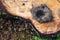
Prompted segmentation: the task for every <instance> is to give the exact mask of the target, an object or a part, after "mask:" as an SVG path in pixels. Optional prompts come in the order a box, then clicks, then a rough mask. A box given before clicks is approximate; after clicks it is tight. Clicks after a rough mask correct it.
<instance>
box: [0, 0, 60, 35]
mask: <svg viewBox="0 0 60 40" xmlns="http://www.w3.org/2000/svg"><path fill="white" fill-rule="evenodd" d="M0 2H1V3H2V4H3V6H4V7H5V9H6V10H7V11H8V12H9V13H10V14H12V15H15V16H19V17H22V18H25V19H29V20H31V22H32V23H33V25H34V26H35V28H36V29H37V30H38V31H39V32H40V33H43V34H53V33H56V32H58V31H60V2H59V1H58V0H33V1H32V0H18V1H17V0H0ZM42 4H44V5H46V6H47V7H48V8H47V9H46V8H45V7H41V5H42ZM34 8H37V9H35V11H36V10H42V11H43V13H46V14H45V15H46V16H44V17H45V18H44V17H43V18H42V19H45V20H44V21H43V22H42V23H41V21H40V18H41V17H42V16H41V15H43V14H42V11H39V12H40V13H39V14H38V15H39V19H36V18H34V17H36V16H35V14H34V12H31V11H32V10H33V9H34ZM42 8H44V9H42ZM46 10H47V11H46ZM48 10H49V11H48ZM50 12H51V16H52V17H53V18H52V20H53V21H51V22H45V21H46V20H47V19H49V18H50V15H49V14H50ZM48 13H49V14H48ZM47 14H48V15H49V16H48V15H47ZM33 16H34V17H33ZM38 20H39V21H40V22H39V21H38ZM49 21H50V20H49Z"/></svg>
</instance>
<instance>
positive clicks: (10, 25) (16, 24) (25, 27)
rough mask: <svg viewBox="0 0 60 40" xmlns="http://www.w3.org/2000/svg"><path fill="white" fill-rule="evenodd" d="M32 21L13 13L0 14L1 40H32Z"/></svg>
mask: <svg viewBox="0 0 60 40" xmlns="http://www.w3.org/2000/svg"><path fill="white" fill-rule="evenodd" d="M29 23H30V22H29V21H28V20H27V21H26V20H25V19H23V18H18V17H14V16H11V15H6V14H4V15H1V16H0V40H30V39H31V38H32V37H33V35H34V34H33V32H32V31H31V30H30V29H29V28H30V26H31V24H29Z"/></svg>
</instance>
